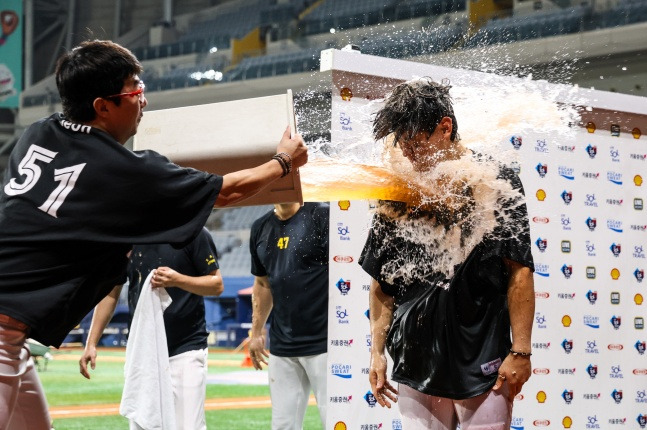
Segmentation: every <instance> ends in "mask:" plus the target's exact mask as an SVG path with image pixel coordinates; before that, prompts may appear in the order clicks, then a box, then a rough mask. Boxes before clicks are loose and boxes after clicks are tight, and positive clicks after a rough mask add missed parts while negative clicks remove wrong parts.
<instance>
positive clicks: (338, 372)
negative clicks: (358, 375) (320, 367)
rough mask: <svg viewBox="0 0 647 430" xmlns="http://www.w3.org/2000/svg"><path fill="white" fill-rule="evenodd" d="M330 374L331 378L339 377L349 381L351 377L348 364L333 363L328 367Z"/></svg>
mask: <svg viewBox="0 0 647 430" xmlns="http://www.w3.org/2000/svg"><path fill="white" fill-rule="evenodd" d="M330 373H331V374H332V375H333V376H339V377H340V378H343V379H351V378H352V377H353V374H352V373H351V365H350V364H340V363H333V364H331V365H330Z"/></svg>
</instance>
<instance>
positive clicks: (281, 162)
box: [272, 154, 289, 177]
mask: <svg viewBox="0 0 647 430" xmlns="http://www.w3.org/2000/svg"><path fill="white" fill-rule="evenodd" d="M272 160H276V161H278V162H279V165H280V166H281V170H283V174H282V175H281V177H284V176H286V175H287V174H288V173H289V172H288V166H287V163H286V162H285V160H284V159H283V158H282V157H281V156H280V155H278V154H276V155H273V156H272Z"/></svg>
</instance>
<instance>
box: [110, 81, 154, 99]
mask: <svg viewBox="0 0 647 430" xmlns="http://www.w3.org/2000/svg"><path fill="white" fill-rule="evenodd" d="M137 86H138V88H137V89H136V90H135V91H131V92H129V93H121V94H113V95H111V96H106V97H104V98H105V99H114V98H117V97H131V96H138V97H139V101H140V102H141V101H144V90H145V89H146V85H144V82H143V81H139V84H138V85H137Z"/></svg>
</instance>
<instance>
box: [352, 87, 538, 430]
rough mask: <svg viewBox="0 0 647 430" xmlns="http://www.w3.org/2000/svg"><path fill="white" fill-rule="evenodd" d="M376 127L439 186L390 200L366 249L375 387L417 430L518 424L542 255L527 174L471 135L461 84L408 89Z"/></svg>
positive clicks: (398, 93)
mask: <svg viewBox="0 0 647 430" xmlns="http://www.w3.org/2000/svg"><path fill="white" fill-rule="evenodd" d="M374 133H375V137H376V139H381V138H384V137H386V136H387V135H390V134H393V135H394V138H395V142H396V144H397V145H399V146H400V148H401V150H402V154H403V155H404V157H406V158H407V159H408V160H409V161H410V162H411V164H412V167H413V170H414V171H415V172H417V173H418V175H419V176H420V177H421V178H422V180H421V181H420V183H421V186H422V187H423V188H426V189H429V190H431V191H430V192H428V193H423V196H424V198H423V199H422V201H421V204H420V203H419V204H413V205H410V204H405V203H399V202H381V203H380V205H379V206H378V209H377V211H376V214H375V216H374V218H373V223H372V226H371V230H370V232H369V236H368V238H367V241H366V244H365V247H364V250H363V252H362V255H361V258H360V264H361V265H362V268H363V269H364V270H365V271H366V272H367V273H368V274H369V275H371V277H372V281H371V287H370V319H371V335H372V347H371V363H370V370H369V378H370V382H371V387H372V390H373V393H374V395H375V397H376V399H377V401H378V402H379V404H380V405H382V406H387V407H390V406H391V402H395V401H398V402H399V406H400V412H401V414H402V418H403V428H406V429H407V430H412V429H413V430H417V429H438V430H440V429H451V430H453V429H455V428H456V426H457V424H460V425H461V428H462V429H465V430H469V429H470V428H488V429H496V430H504V429H505V430H507V429H509V428H510V420H511V413H512V402H513V399H514V396H515V395H516V394H517V393H519V391H521V388H522V386H523V384H524V383H525V382H526V381H527V380H528V378H529V377H530V371H531V366H530V353H531V351H530V347H531V342H530V335H531V331H532V321H533V314H534V287H533V279H532V271H533V260H532V256H531V253H530V237H529V226H528V219H527V218H528V217H527V211H526V207H525V203H524V200H523V190H522V187H521V182H520V180H519V178H518V177H517V176H516V175H515V174H514V173H513V172H512V171H511V170H510V169H506V168H504V167H501V166H498V165H496V163H494V162H492V160H491V159H489V158H488V157H484V156H477V155H474V154H470V153H469V151H468V150H467V149H466V148H465V147H464V146H462V145H461V144H460V143H459V139H458V135H457V123H456V118H455V117H454V113H453V107H452V102H451V98H450V96H449V86H447V85H441V84H438V83H436V82H433V81H432V80H431V79H428V78H424V79H420V80H416V81H411V82H407V83H403V84H400V85H398V86H396V87H395V89H394V90H393V93H392V94H391V95H390V96H389V97H388V98H387V100H386V102H385V106H384V107H383V108H382V109H381V110H380V111H379V112H378V113H377V115H376V118H375V122H374ZM443 172H444V174H443ZM510 333H512V340H511V339H510ZM385 348H386V349H388V351H389V354H390V355H391V357H392V358H393V362H394V365H393V374H392V378H393V379H394V380H395V381H397V382H398V383H399V399H396V395H397V394H398V390H397V389H396V388H395V387H393V386H392V385H391V384H390V383H389V382H388V381H387V378H386V358H385V355H384V350H385Z"/></svg>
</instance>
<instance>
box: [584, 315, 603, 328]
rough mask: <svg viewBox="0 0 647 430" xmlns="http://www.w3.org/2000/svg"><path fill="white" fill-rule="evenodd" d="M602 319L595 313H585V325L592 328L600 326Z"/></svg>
mask: <svg viewBox="0 0 647 430" xmlns="http://www.w3.org/2000/svg"><path fill="white" fill-rule="evenodd" d="M599 321H600V319H599V318H598V317H596V316H595V315H584V325H585V326H589V327H591V328H600V323H599Z"/></svg>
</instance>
